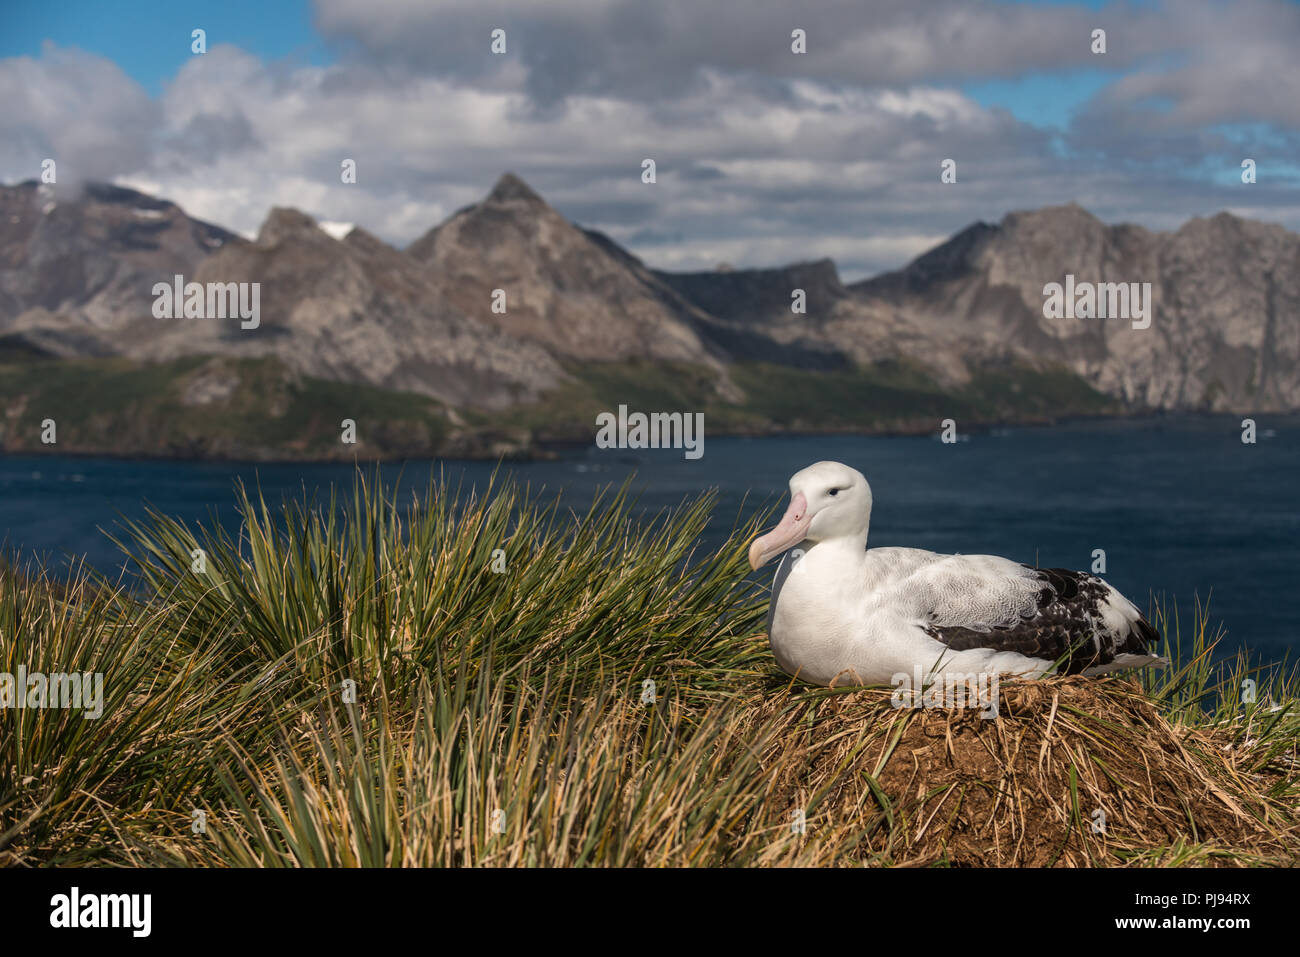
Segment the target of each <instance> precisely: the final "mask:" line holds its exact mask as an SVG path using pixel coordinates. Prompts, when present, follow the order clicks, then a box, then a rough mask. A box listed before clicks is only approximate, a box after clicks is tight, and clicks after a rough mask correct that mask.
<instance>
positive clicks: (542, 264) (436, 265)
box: [406, 173, 726, 379]
mask: <svg viewBox="0 0 1300 957" xmlns="http://www.w3.org/2000/svg"><path fill="white" fill-rule="evenodd" d="M406 252H407V254H408V255H409V256H410V257H411V258H412V259H414V260H415V261H416V262H419V263H421V264H423V265H424V266H425V269H426V275H427V276H428V277H429V280H430V281H431V282H432V283H434V284H435V285H436V286H437V287H438V289H439V290H441V291H442V293H443V295H445V296H446V297H447V299H448V300H450V301H451V302H453V303H455V304H456V306H457V307H458V308H459V309H460V310H461V311H462V312H464V313H465V314H466V315H471V316H474V317H476V318H478V319H480V320H481V321H483V322H485V323H491V324H493V325H495V326H496V327H497V328H499V329H500V330H501V331H502V332H504V333H506V334H507V335H509V336H511V337H512V338H514V339H517V340H522V341H525V342H530V343H536V344H538V345H540V346H542V347H544V348H545V349H546V350H547V351H548V352H550V353H551V354H552V355H554V356H557V357H559V358H562V359H569V360H576V361H580V362H592V361H595V362H609V361H619V360H627V359H633V358H637V359H649V360H660V361H677V362H687V363H698V364H701V365H704V366H708V367H711V368H714V369H715V370H716V371H717V372H718V374H719V376H721V377H723V378H724V379H725V376H726V373H725V370H724V369H723V366H722V363H721V362H720V358H719V356H718V354H717V350H715V349H712V348H711V344H710V343H709V342H708V341H707V340H706V339H705V338H704V337H703V336H702V335H701V332H702V326H703V325H704V324H705V323H706V322H707V320H708V317H707V316H705V315H702V314H700V313H699V312H698V311H697V310H695V309H694V308H693V307H692V306H691V305H690V304H689V303H687V302H685V301H684V300H682V299H681V298H680V297H679V296H677V295H676V294H675V293H674V292H673V291H672V290H671V289H670V288H669V287H667V286H665V285H664V284H663V283H661V282H660V281H659V279H658V278H657V277H656V276H655V275H654V274H653V273H652V272H650V270H648V269H646V268H645V267H644V266H643V265H642V264H641V263H640V261H639V260H637V259H636V257H634V256H632V255H630V254H627V253H624V252H623V251H621V250H617V249H616V248H615V247H613V244H612V243H610V242H609V241H608V240H606V241H605V242H601V241H600V240H598V239H596V238H594V237H593V236H592V235H590V234H588V233H586V232H584V231H583V230H582V229H580V228H579V227H577V226H575V225H574V224H572V223H570V222H569V221H568V220H567V219H565V218H564V217H563V216H561V215H560V214H559V213H558V212H556V211H555V210H554V209H552V208H551V207H550V206H549V205H547V203H546V202H545V201H544V200H543V199H542V198H541V197H540V196H538V195H537V194H536V193H535V192H533V190H532V189H531V188H529V186H528V185H527V184H526V183H524V182H523V181H522V180H521V179H519V178H518V177H517V176H514V175H513V174H511V173H506V174H505V175H503V176H502V177H501V178H500V179H499V180H498V181H497V183H496V185H495V186H494V187H493V189H492V191H491V192H490V193H489V194H488V196H487V198H486V199H484V200H483V202H481V203H476V204H475V205H473V206H469V207H467V208H465V209H462V210H460V211H459V212H457V213H456V214H455V215H453V216H452V217H451V218H450V219H449V220H447V221H446V222H445V223H442V224H441V225H439V226H437V227H435V228H434V229H432V230H430V231H429V232H428V233H426V234H425V235H424V236H422V237H420V238H419V239H418V240H416V241H415V242H414V243H412V244H411V245H410V246H409V247H408V248H407V250H406ZM497 289H500V290H502V291H503V292H504V294H505V301H504V310H505V311H504V312H497V311H494V310H493V308H492V302H493V290H497Z"/></svg>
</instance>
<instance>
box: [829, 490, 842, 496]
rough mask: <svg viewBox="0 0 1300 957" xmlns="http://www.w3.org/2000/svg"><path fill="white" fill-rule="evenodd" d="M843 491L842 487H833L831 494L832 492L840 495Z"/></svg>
mask: <svg viewBox="0 0 1300 957" xmlns="http://www.w3.org/2000/svg"><path fill="white" fill-rule="evenodd" d="M841 491H842V489H838V488H833V489H831V494H832V495H839V494H840V492H841Z"/></svg>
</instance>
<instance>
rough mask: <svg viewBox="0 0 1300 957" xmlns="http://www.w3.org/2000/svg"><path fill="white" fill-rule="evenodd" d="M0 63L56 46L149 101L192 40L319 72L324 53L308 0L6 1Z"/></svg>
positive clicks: (183, 61) (183, 59)
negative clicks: (95, 64) (197, 35)
mask: <svg viewBox="0 0 1300 957" xmlns="http://www.w3.org/2000/svg"><path fill="white" fill-rule="evenodd" d="M2 16H3V21H2V22H3V24H4V29H3V30H0V57H11V56H22V55H27V56H39V55H40V53H41V48H42V46H43V45H44V44H45V43H46V42H47V41H50V42H54V43H56V44H58V45H59V46H70V47H77V48H79V49H81V50H85V51H87V52H89V53H97V54H99V55H100V56H103V57H107V58H108V59H109V60H112V61H113V62H114V63H116V64H117V65H118V66H119V67H121V68H122V70H123V72H125V73H126V74H127V75H128V76H130V77H131V78H132V79H134V80H135V81H136V82H138V83H140V84H141V85H142V86H143V87H144V88H145V89H146V90H148V91H149V92H150V93H151V94H152V95H154V96H157V95H160V94H161V93H162V90H163V84H164V83H165V82H166V81H168V80H170V79H171V78H172V77H173V76H175V75H176V72H177V71H178V70H180V68H181V67H182V66H184V65H185V64H186V63H187V62H188V61H189V59H190V56H191V54H190V42H191V41H190V35H191V31H193V30H194V29H195V28H202V29H204V30H206V31H207V41H208V44H209V46H215V45H217V44H219V43H229V44H233V45H235V46H237V47H239V48H240V49H243V50H247V51H248V52H249V53H253V54H256V55H257V56H259V57H261V58H263V59H269V60H275V59H290V60H294V61H301V62H308V63H313V64H316V65H324V64H326V63H329V62H332V59H333V57H332V53H331V51H330V49H329V48H328V47H327V46H326V44H325V43H323V42H322V40H321V38H320V36H319V35H318V34H317V33H316V30H315V28H314V27H313V26H312V16H311V3H310V2H309V0H193V2H184V3H183V2H178V0H129V2H123V0H116V2H114V0H59V2H57V3H44V2H42V3H31V2H28V0H6V9H5V12H4V14H3V15H2Z"/></svg>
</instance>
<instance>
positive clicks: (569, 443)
mask: <svg viewBox="0 0 1300 957" xmlns="http://www.w3.org/2000/svg"><path fill="white" fill-rule="evenodd" d="M1245 417H1249V418H1255V419H1260V418H1264V417H1271V418H1272V419H1275V420H1276V419H1282V420H1294V419H1297V418H1300V411H1296V412H1170V411H1162V410H1141V411H1135V412H1122V413H1100V414H1092V415H1086V414H1080V415H1063V416H1052V417H1046V416H1045V417H1032V418H1026V419H1018V420H1012V421H1001V422H979V423H976V424H973V425H969V426H965V427H962V426H961V425H960V423H958V427H959V434H966V435H989V434H990V433H993V432H996V431H998V430H999V429H1049V428H1053V427H1056V426H1070V425H1075V424H1079V423H1086V422H1138V421H1141V420H1149V421H1150V422H1152V423H1153V424H1154V423H1158V422H1162V421H1163V422H1192V421H1210V420H1214V419H1222V420H1224V421H1225V422H1226V421H1229V420H1237V419H1239V418H1245ZM706 427H707V420H706ZM938 433H939V428H938V426H937V424H936V425H935V426H931V427H927V428H921V427H919V426H918V427H916V428H907V427H901V428H898V427H894V428H882V429H870V428H860V427H848V426H846V427H843V428H827V429H817V430H811V429H785V428H771V429H762V428H753V429H734V428H732V429H726V430H720V431H718V432H708V431H706V434H705V438H706V446H705V447H706V454H707V442H708V441H714V440H718V439H807V438H817V437H819V436H860V437H862V438H917V437H920V436H925V435H937V434H938ZM594 436H595V429H594V428H593V429H592V439H590V440H588V441H585V442H584V441H580V440H577V439H573V440H568V439H547V440H543V441H538V442H536V443H533V444H531V445H529V446H527V447H524V448H521V449H519V450H517V451H513V452H510V453H505V454H495V455H494V454H489V453H486V452H485V453H484V454H480V455H475V454H440V453H437V452H431V453H429V454H418V455H406V454H396V453H390V454H385V453H382V452H381V453H380V454H377V455H353V456H346V455H340V456H332V457H319V456H278V455H274V454H270V455H267V456H264V457H263V456H259V457H241V456H223V455H185V454H179V453H178V454H119V453H114V452H112V451H111V450H84V449H79V450H73V451H67V450H64V449H58V448H49V447H42V448H22V449H14V450H9V449H5V448H0V460H3V459H8V460H14V459H23V458H30V459H33V460H48V459H88V460H89V459H101V460H107V461H114V462H148V463H192V464H196V465H201V464H214V465H217V464H220V465H348V464H354V463H355V464H359V465H360V464H365V465H389V464H397V463H401V462H435V461H444V462H491V461H503V462H545V461H553V460H558V459H562V458H565V457H566V456H567V455H570V454H572V453H574V452H577V451H579V450H582V449H586V448H593V449H594V448H595V446H594ZM601 451H604V452H608V453H609V454H613V455H618V454H628V453H633V454H635V453H637V452H645V451H654V452H670V451H673V450H671V449H653V450H652V449H609V450H601Z"/></svg>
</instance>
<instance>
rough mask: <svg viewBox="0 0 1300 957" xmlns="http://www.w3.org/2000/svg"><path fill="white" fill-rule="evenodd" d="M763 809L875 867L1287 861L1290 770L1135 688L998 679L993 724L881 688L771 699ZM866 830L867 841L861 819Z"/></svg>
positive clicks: (1290, 854)
mask: <svg viewBox="0 0 1300 957" xmlns="http://www.w3.org/2000/svg"><path fill="white" fill-rule="evenodd" d="M767 707H768V709H769V711H770V714H771V716H772V718H773V720H775V721H777V722H780V723H781V727H780V734H779V735H778V737H777V739H776V740H775V741H774V742H773V743H772V744H771V747H770V750H769V753H768V755H767V757H768V759H770V760H771V761H772V763H773V766H774V767H775V768H776V770H775V790H774V792H773V805H772V808H771V809H772V811H774V812H775V816H776V818H777V819H780V820H798V819H799V813H800V812H801V811H802V817H803V820H805V821H806V831H805V833H804V834H803V836H802V840H805V841H812V842H822V843H826V844H828V845H829V844H833V843H836V842H839V850H840V851H841V852H843V851H845V850H847V848H846V847H844V845H843V842H850V843H852V844H853V845H854V847H853V848H852V853H853V856H854V859H858V860H861V861H863V862H866V863H882V864H909V865H929V864H949V865H957V866H1032V867H1040V866H1052V865H1056V866H1090V865H1108V866H1110V865H1122V864H1169V863H1187V864H1191V863H1195V864H1202V865H1204V864H1221V865H1249V864H1258V863H1271V864H1294V863H1295V862H1296V861H1297V859H1300V829H1298V827H1297V818H1298V817H1300V809H1298V808H1297V807H1296V806H1295V804H1294V801H1293V800H1292V801H1291V802H1290V803H1288V801H1287V800H1283V799H1278V798H1275V797H1272V796H1270V795H1269V793H1268V792H1269V789H1270V786H1271V785H1273V784H1274V783H1276V782H1277V781H1279V780H1281V779H1282V778H1284V777H1285V776H1286V774H1287V773H1288V769H1287V768H1285V766H1282V765H1281V764H1280V762H1271V761H1270V760H1268V758H1267V756H1264V755H1261V754H1260V753H1252V751H1251V748H1250V746H1249V745H1243V744H1242V742H1241V741H1240V740H1239V738H1240V735H1239V734H1238V732H1237V731H1235V730H1234V729H1233V728H1230V727H1225V728H1223V729H1222V730H1219V729H1215V730H1205V729H1190V728H1186V727H1180V726H1176V725H1173V724H1171V723H1170V722H1169V721H1168V720H1166V718H1165V717H1164V716H1163V715H1161V714H1160V713H1159V711H1158V710H1157V709H1156V707H1155V706H1154V705H1153V704H1152V702H1151V701H1150V699H1148V698H1147V697H1145V696H1144V695H1143V693H1142V692H1141V690H1140V689H1139V688H1138V686H1137V685H1136V684H1133V683H1131V682H1125V681H1118V680H1106V681H1096V680H1094V679H1088V678H1081V677H1068V678H1053V679H1047V680H1043V681H1016V682H1005V683H1003V684H1002V687H1001V689H1000V698H999V708H998V715H997V717H995V718H992V719H989V718H985V717H981V710H980V709H978V708H974V707H972V708H914V707H895V706H894V705H893V704H892V703H891V694H890V692H889V691H886V690H855V691H851V692H847V693H826V692H814V693H810V694H806V695H805V696H803V697H802V698H801V699H800V700H799V701H798V702H796V703H794V704H793V705H792V704H791V702H790V700H789V699H788V698H785V699H784V700H783V701H772V702H771V703H770V704H769V705H768V706H767ZM864 821H865V822H867V824H868V827H867V829H866V833H865V834H864V832H863V828H862V823H863V822H864Z"/></svg>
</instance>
